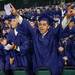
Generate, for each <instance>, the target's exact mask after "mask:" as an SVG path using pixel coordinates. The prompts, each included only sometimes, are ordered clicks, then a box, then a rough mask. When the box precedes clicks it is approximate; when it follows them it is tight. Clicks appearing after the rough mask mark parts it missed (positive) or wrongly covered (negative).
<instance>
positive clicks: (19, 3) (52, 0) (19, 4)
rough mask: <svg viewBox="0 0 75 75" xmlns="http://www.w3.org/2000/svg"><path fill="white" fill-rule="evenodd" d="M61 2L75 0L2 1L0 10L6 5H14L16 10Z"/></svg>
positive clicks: (0, 0)
mask: <svg viewBox="0 0 75 75" xmlns="http://www.w3.org/2000/svg"><path fill="white" fill-rule="evenodd" d="M61 1H65V2H66V3H67V2H73V1H75V0H0V10H2V9H3V7H4V4H7V3H12V4H13V5H14V6H15V7H16V8H24V7H34V6H40V5H42V6H44V5H48V4H59V3H61Z"/></svg>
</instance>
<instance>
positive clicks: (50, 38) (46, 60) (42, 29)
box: [28, 14, 63, 75]
mask: <svg viewBox="0 0 75 75" xmlns="http://www.w3.org/2000/svg"><path fill="white" fill-rule="evenodd" d="M53 21H54V20H53V19H52V18H50V17H48V16H47V15H44V14H43V15H41V16H40V17H39V23H38V25H35V26H34V27H32V26H29V25H28V29H29V30H30V32H31V36H32V41H33V58H32V59H33V71H34V72H35V71H38V69H40V68H41V67H46V68H48V69H49V70H50V72H51V73H52V75H61V72H62V69H63V63H62V61H61V60H60V57H59V54H58V53H59V51H58V41H59V40H58V39H59V36H58V35H59V32H60V29H61V27H60V26H58V27H56V28H54V26H52V24H53Z"/></svg>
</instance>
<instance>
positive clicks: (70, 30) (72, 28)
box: [62, 17, 75, 66]
mask: <svg viewBox="0 0 75 75" xmlns="http://www.w3.org/2000/svg"><path fill="white" fill-rule="evenodd" d="M68 19H69V20H68ZM66 21H67V25H66V24H65V25H66V28H65V29H64V30H63V32H62V38H63V39H64V40H63V41H64V42H65V43H66V45H65V48H66V49H65V55H66V57H67V65H71V66H72V65H74V66H75V59H74V58H75V52H74V51H75V48H74V42H75V18H74V17H70V18H66ZM63 22H64V21H63ZM68 22H69V23H68Z"/></svg>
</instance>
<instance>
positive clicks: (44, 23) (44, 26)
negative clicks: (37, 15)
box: [38, 20, 49, 34]
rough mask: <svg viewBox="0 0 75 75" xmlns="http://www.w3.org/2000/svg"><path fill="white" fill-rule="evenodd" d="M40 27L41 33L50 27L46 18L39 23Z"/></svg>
mask: <svg viewBox="0 0 75 75" xmlns="http://www.w3.org/2000/svg"><path fill="white" fill-rule="evenodd" d="M38 28H39V31H40V33H41V34H44V33H46V32H47V31H48V29H49V24H48V22H47V21H46V20H41V21H40V22H39V23H38Z"/></svg>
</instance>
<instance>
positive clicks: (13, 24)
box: [8, 15, 19, 29]
mask: <svg viewBox="0 0 75 75" xmlns="http://www.w3.org/2000/svg"><path fill="white" fill-rule="evenodd" d="M8 19H9V21H10V26H11V27H12V28H13V29H15V28H16V27H17V26H18V24H19V21H18V17H17V16H14V15H9V16H8Z"/></svg>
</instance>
